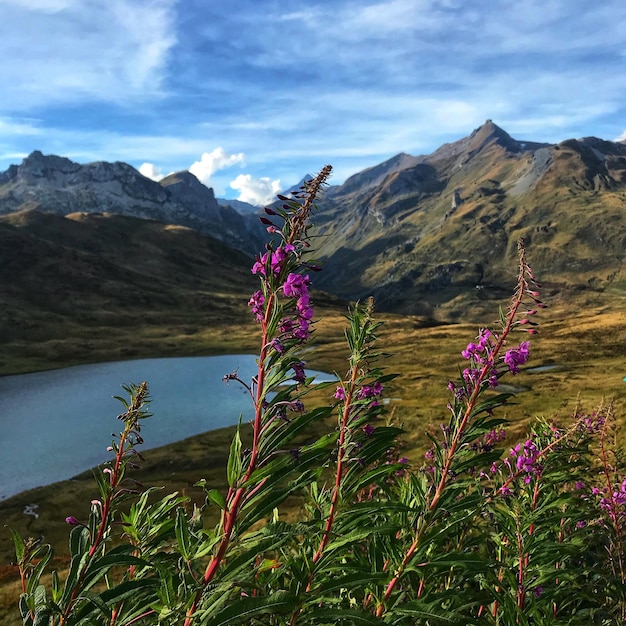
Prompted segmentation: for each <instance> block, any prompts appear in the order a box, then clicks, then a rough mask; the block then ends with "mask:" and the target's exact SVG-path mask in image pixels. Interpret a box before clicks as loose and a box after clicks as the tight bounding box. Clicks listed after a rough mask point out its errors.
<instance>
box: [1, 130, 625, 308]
mask: <svg viewBox="0 0 626 626" xmlns="http://www.w3.org/2000/svg"><path fill="white" fill-rule="evenodd" d="M230 204H234V207H233V206H230ZM230 204H229V201H223V200H222V201H218V200H216V199H215V196H214V194H213V191H212V190H211V189H208V188H207V187H205V186H204V185H202V184H201V183H200V182H199V181H198V180H197V179H196V178H195V177H194V176H193V175H192V174H190V173H188V172H180V173H177V174H172V175H170V176H168V177H167V178H165V179H163V180H162V181H160V182H159V183H156V182H154V181H152V180H149V179H147V178H145V177H143V176H142V175H141V174H139V172H137V171H136V170H135V169H134V168H132V167H131V166H129V165H126V164H124V163H91V164H87V165H79V164H76V163H73V162H72V161H70V160H68V159H65V158H62V157H58V156H44V155H42V154H41V153H40V152H34V153H32V154H31V155H29V156H28V157H27V158H26V159H24V161H23V162H22V164H21V165H13V166H11V167H10V168H9V169H8V170H7V171H6V172H4V173H0V216H2V215H3V214H4V215H6V216H8V215H11V214H15V213H17V212H20V211H24V210H28V211H33V210H34V211H37V212H43V213H56V214H57V215H68V214H75V213H87V214H91V213H107V214H119V215H122V216H126V217H134V218H137V217H139V218H143V219H151V220H156V221H159V222H162V223H166V224H178V225H182V226H186V227H188V228H192V229H195V230H197V231H199V232H201V233H205V234H210V235H211V236H212V237H215V238H217V239H219V240H220V241H221V242H223V243H226V244H228V245H230V246H231V247H236V248H238V249H240V250H242V251H245V252H247V253H248V254H249V255H250V254H252V253H253V252H255V251H258V250H260V249H262V245H263V239H264V236H265V235H266V233H265V232H264V230H263V229H262V228H261V227H260V226H259V224H258V219H257V216H255V215H254V210H255V208H254V207H252V206H251V205H245V203H243V204H239V203H236V202H235V203H233V202H232V201H230ZM244 205H245V206H244ZM625 216H626V144H625V143H624V142H611V141H605V140H602V139H597V138H594V137H588V138H584V139H570V140H567V141H563V142H561V143H558V144H548V143H537V142H528V141H519V140H516V139H513V138H512V137H511V136H510V135H508V134H507V133H506V132H505V131H504V130H502V129H501V128H499V127H498V126H497V125H495V124H494V123H493V122H492V121H491V120H488V121H487V122H485V124H483V125H482V126H480V127H479V128H477V129H476V130H474V131H473V132H472V133H471V134H470V135H469V136H468V137H465V138H463V139H460V140H459V141H456V142H454V143H450V144H445V145H443V146H441V147H440V148H439V149H438V150H436V151H435V152H433V153H432V154H430V155H424V156H411V155H408V154H399V155H396V156H395V157H393V158H391V159H389V160H388V161H385V162H384V163H381V164H379V165H376V166H374V167H371V168H368V169H366V170H363V171H362V172H359V173H358V174H355V175H354V176H351V177H350V178H348V179H347V180H346V181H345V182H344V183H343V184H342V185H336V186H331V187H329V188H328V189H327V191H326V193H325V195H324V197H323V199H322V200H321V202H320V203H319V208H318V211H317V213H316V214H315V216H314V230H313V232H314V234H315V235H318V236H319V237H318V238H317V239H316V241H315V243H316V248H317V251H318V256H319V258H320V260H322V261H323V263H324V266H325V271H324V272H321V273H319V274H317V275H316V276H315V280H316V286H318V287H320V288H323V289H325V290H327V291H329V292H331V293H334V294H336V295H339V296H340V297H344V298H351V299H356V298H362V297H365V296H366V295H369V294H372V293H373V294H374V296H375V298H376V300H377V301H378V306H379V308H382V309H385V310H393V311H399V312H406V313H418V314H425V315H430V316H432V317H436V318H442V319H461V318H467V317H468V316H473V315H474V313H475V312H476V311H477V310H479V309H480V308H481V307H482V305H483V304H484V302H485V301H488V300H490V299H492V298H498V299H501V298H502V297H506V294H508V293H510V290H511V287H512V285H513V284H514V282H515V274H516V267H515V248H516V241H517V239H518V238H519V237H522V238H524V240H525V241H526V245H527V248H528V252H529V257H530V259H531V262H532V264H533V265H534V267H535V270H536V273H537V275H538V276H540V277H541V278H542V279H543V282H544V284H545V287H546V289H547V291H548V292H550V293H553V294H556V293H560V294H566V295H568V297H570V296H572V294H576V293H580V292H585V293H587V294H593V293H598V292H601V291H602V292H611V291H615V293H623V292H624V290H625V289H626V278H625V274H624V270H623V262H624V249H625V247H626V219H625ZM5 221H6V220H5ZM132 223H136V222H132ZM132 223H131V222H127V223H126V226H127V227H128V228H132ZM0 236H1V234H0ZM0 246H2V241H1V240H0ZM0 249H1V248H0ZM181 271H184V270H183V268H182V267H181ZM490 306H491V305H490Z"/></svg>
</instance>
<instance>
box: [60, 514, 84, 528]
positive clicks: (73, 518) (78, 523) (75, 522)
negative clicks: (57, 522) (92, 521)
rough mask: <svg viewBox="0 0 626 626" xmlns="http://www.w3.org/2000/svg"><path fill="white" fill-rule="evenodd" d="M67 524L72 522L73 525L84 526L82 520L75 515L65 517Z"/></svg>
mask: <svg viewBox="0 0 626 626" xmlns="http://www.w3.org/2000/svg"><path fill="white" fill-rule="evenodd" d="M65 523H66V524H71V525H72V526H84V524H83V523H82V522H79V521H78V520H77V519H76V518H75V517H74V516H73V515H70V516H69V517H66V518H65Z"/></svg>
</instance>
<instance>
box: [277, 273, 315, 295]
mask: <svg viewBox="0 0 626 626" xmlns="http://www.w3.org/2000/svg"><path fill="white" fill-rule="evenodd" d="M309 283H310V281H309V276H308V274H306V275H305V276H302V274H293V273H290V274H289V275H288V276H287V280H286V281H285V284H284V285H283V293H284V294H285V296H287V297H288V298H300V297H302V296H303V295H308V293H309V292H308V286H309Z"/></svg>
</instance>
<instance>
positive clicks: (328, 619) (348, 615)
mask: <svg viewBox="0 0 626 626" xmlns="http://www.w3.org/2000/svg"><path fill="white" fill-rule="evenodd" d="M306 621H307V622H309V623H312V624H328V626H331V625H332V626H335V624H345V625H346V626H348V625H350V626H352V625H354V626H359V625H361V624H362V625H363V626H381V624H384V622H383V621H382V620H381V619H379V618H378V617H376V616H375V615H372V614H371V613H367V612H365V611H359V610H358V609H339V608H337V609H318V608H315V609H313V611H312V613H310V614H307V616H306Z"/></svg>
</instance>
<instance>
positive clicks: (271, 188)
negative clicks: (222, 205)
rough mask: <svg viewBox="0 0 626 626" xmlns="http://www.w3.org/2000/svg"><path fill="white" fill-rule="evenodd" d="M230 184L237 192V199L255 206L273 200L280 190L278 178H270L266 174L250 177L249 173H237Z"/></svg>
mask: <svg viewBox="0 0 626 626" xmlns="http://www.w3.org/2000/svg"><path fill="white" fill-rule="evenodd" d="M230 186H231V188H232V189H235V190H236V191H238V192H239V196H238V198H237V200H241V202H248V203H250V204H254V205H257V206H260V205H262V204H269V203H270V202H273V201H274V200H275V199H276V198H275V196H276V194H277V193H279V192H280V191H281V190H282V188H281V186H280V180H271V179H270V178H268V177H267V176H263V177H262V178H252V176H251V175H250V174H239V176H237V178H235V180H233V181H232V182H231V183H230Z"/></svg>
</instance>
